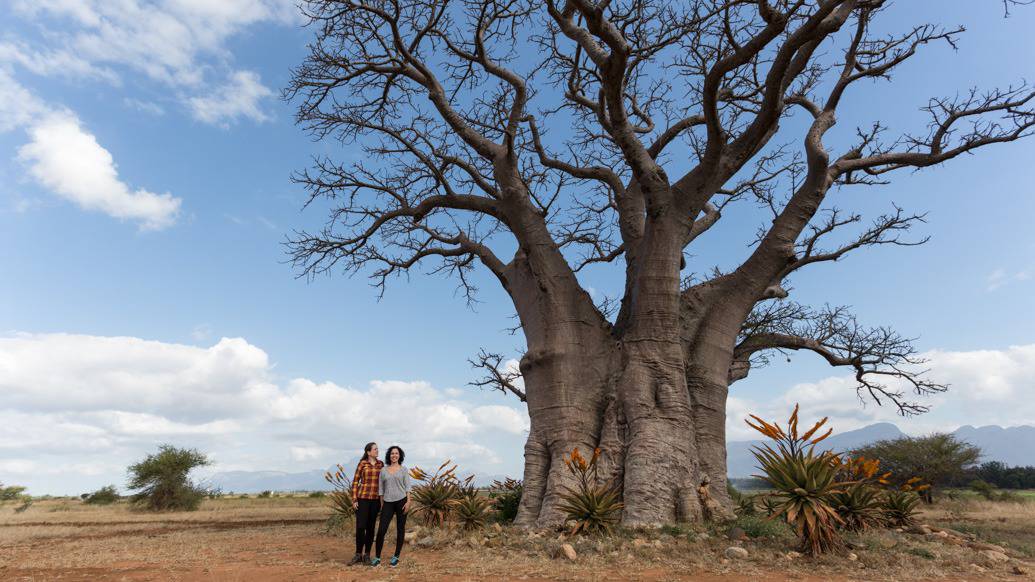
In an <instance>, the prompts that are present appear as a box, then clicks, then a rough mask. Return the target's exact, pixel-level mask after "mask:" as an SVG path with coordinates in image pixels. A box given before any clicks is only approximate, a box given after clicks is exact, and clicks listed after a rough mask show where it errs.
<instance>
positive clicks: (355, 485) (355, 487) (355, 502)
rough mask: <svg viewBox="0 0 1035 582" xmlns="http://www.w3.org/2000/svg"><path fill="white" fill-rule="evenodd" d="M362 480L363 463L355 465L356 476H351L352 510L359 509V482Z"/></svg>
mask: <svg viewBox="0 0 1035 582" xmlns="http://www.w3.org/2000/svg"><path fill="white" fill-rule="evenodd" d="M362 480H363V461H360V462H359V464H358V465H356V474H355V475H353V476H352V509H359V499H357V497H358V496H359V482H360V481H362Z"/></svg>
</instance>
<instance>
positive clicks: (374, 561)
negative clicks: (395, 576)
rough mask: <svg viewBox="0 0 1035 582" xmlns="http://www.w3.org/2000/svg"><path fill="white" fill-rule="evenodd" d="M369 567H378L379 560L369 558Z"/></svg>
mask: <svg viewBox="0 0 1035 582" xmlns="http://www.w3.org/2000/svg"><path fill="white" fill-rule="evenodd" d="M370 565H371V566H380V565H381V558H370Z"/></svg>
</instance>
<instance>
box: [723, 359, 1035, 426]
mask: <svg viewBox="0 0 1035 582" xmlns="http://www.w3.org/2000/svg"><path fill="white" fill-rule="evenodd" d="M921 356H922V357H923V358H925V359H926V360H927V364H926V367H927V368H929V369H930V372H929V373H928V374H929V377H930V378H932V379H934V380H936V381H938V382H941V383H945V384H948V385H949V392H947V393H943V394H938V395H934V396H929V397H925V398H923V401H924V403H925V404H927V405H929V406H930V408H931V411H930V412H928V413H927V414H924V415H921V416H919V417H916V418H911V419H908V420H905V419H902V417H900V416H899V415H898V414H897V412H896V409H895V407H894V406H893V405H892V404H890V403H888V402H885V403H884V405H883V406H879V405H877V404H876V403H874V402H873V401H872V400H869V399H867V398H862V399H860V398H859V396H858V395H857V394H856V391H855V387H856V383H855V381H854V378H853V377H852V376H850V375H837V376H830V377H827V378H823V379H821V380H818V381H816V382H803V383H799V384H795V385H793V386H791V387H790V388H789V389H787V390H786V391H784V392H782V393H779V394H778V395H776V396H774V397H773V398H771V399H766V400H760V399H757V398H754V399H753V398H746V397H740V396H737V395H736V392H737V386H736V385H734V387H733V389H732V391H731V392H732V394H733V396H731V397H730V398H729V400H728V401H727V407H726V408H727V411H726V412H727V414H726V418H727V426H726V430H727V434H728V435H729V438H730V439H733V440H748V439H753V438H756V437H757V436H758V435H757V433H755V432H754V431H752V430H751V429H749V428H748V427H747V426H746V425H745V424H744V419H745V418H747V415H748V414H751V413H753V414H758V415H759V416H762V417H763V418H770V419H784V418H786V417H787V415H788V414H789V412H790V410H791V409H792V408H793V407H794V405H795V404H799V403H800V404H801V407H802V413H803V415H804V416H805V417H806V418H816V419H818V418H821V417H824V416H829V417H830V419H831V426H833V427H834V428H835V430H837V431H839V432H840V431H846V430H854V429H857V428H861V427H863V426H866V425H868V424H872V423H874V422H884V421H886V422H894V423H896V424H898V425H899V427H900V428H902V429H903V430H904V431H906V432H913V433H923V432H931V431H936V430H937V431H944V430H949V431H951V430H954V429H956V428H957V427H959V426H961V425H964V424H972V425H987V424H998V425H1001V426H1015V425H1025V424H1035V399H1033V398H1031V393H1032V387H1033V385H1032V380H1031V379H1032V378H1033V377H1035V344H1029V345H1020V346H1010V347H1007V348H1005V349H1001V350H972V351H951V350H932V351H929V352H926V353H924V354H921ZM900 388H901V389H902V390H903V391H904V392H906V393H908V392H909V388H908V386H900Z"/></svg>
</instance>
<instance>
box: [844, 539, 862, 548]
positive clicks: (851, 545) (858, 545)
mask: <svg viewBox="0 0 1035 582" xmlns="http://www.w3.org/2000/svg"><path fill="white" fill-rule="evenodd" d="M845 543H846V544H847V545H848V547H849V548H852V549H853V550H865V549H866V544H864V543H862V542H857V541H853V540H849V541H848V542H845Z"/></svg>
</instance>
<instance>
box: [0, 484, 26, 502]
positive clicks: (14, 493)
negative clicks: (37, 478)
mask: <svg viewBox="0 0 1035 582" xmlns="http://www.w3.org/2000/svg"><path fill="white" fill-rule="evenodd" d="M23 491H25V487H21V486H18V485H10V486H8V487H4V484H3V483H0V503H4V502H6V501H19V500H21V499H22V498H23V497H26V496H25V495H24V494H23V493H22V492H23Z"/></svg>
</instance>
